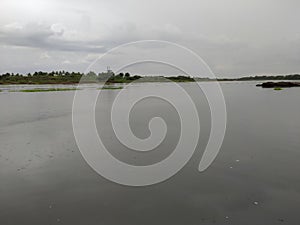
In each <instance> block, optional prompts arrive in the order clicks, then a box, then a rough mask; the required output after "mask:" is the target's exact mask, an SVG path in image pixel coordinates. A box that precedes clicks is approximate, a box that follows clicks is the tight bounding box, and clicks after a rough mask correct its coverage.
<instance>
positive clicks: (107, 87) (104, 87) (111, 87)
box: [99, 85, 123, 90]
mask: <svg viewBox="0 0 300 225" xmlns="http://www.w3.org/2000/svg"><path fill="white" fill-rule="evenodd" d="M119 89H123V87H121V86H106V85H104V86H103V87H101V88H99V90H119Z"/></svg>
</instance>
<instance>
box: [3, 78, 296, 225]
mask: <svg viewBox="0 0 300 225" xmlns="http://www.w3.org/2000/svg"><path fill="white" fill-rule="evenodd" d="M182 85H183V87H184V88H185V89H186V90H187V91H188V92H189V93H190V95H191V96H192V97H193V99H194V101H195V102H196V106H197V109H198V111H199V114H200V123H201V137H200V143H199V146H198V147H197V150H196V152H195V154H194V155H193V158H192V159H191V160H190V162H189V163H188V164H187V165H186V166H185V167H184V169H183V170H181V171H180V172H179V173H178V174H176V175H175V176H174V177H172V178H171V179H169V180H167V181H165V182H163V183H160V184H157V185H153V186H149V187H142V188H132V187H124V186H120V185H118V184H114V183H112V182H109V181H107V180H105V179H104V178H102V177H101V176H99V175H98V174H96V173H95V172H94V171H93V170H92V169H91V168H90V167H89V166H88V165H87V164H86V162H85V161H84V160H83V158H82V156H81V154H80V152H79V150H78V148H77V146H76V143H75V139H74V136H73V131H72V116H71V115H72V100H73V96H74V92H73V91H68V92H43V93H42V92H41V93H18V92H8V90H10V89H11V88H16V87H10V86H5V87H3V86H2V87H1V89H5V91H3V92H1V93H0V103H1V110H0V118H1V119H0V180H1V183H0V221H1V224H10V225H19V224H24V225H27V224H28V225H32V224H59V223H60V224H70V225H71V224H72V225H74V224H76V225H77V224H78V225H79V224H80V225H81V224H82V225H87V224H90V225H93V224H105V225H109V224H112V225H115V224H172V225H175V224H180V225H181V224H237V225H239V224H282V223H283V224H284V223H285V224H295V225H296V224H297V225H298V224H299V221H300V216H299V213H298V209H299V206H300V191H299V190H300V177H299V175H298V171H299V169H300V164H299V158H300V150H299V149H300V148H299V147H300V140H299V134H300V120H299V112H300V104H299V103H300V102H299V101H300V92H299V90H300V89H297V88H292V89H286V90H283V91H279V92H276V91H273V90H270V89H268V90H266V89H261V88H257V87H255V83H252V82H248V83H247V82H245V83H237V82H233V83H223V84H222V89H223V92H224V96H225V99H226V105H227V112H228V123H227V131H226V135H225V139H224V143H223V146H222V148H221V151H220V153H219V155H218V157H217V159H216V160H215V161H214V163H213V164H212V166H211V167H210V168H209V169H208V170H207V171H205V172H204V173H199V172H198V170H197V168H198V164H199V161H200V158H201V155H202V153H203V150H204V147H205V145H206V143H207V139H208V136H209V129H210V113H209V108H208V105H207V102H206V100H205V97H204V96H203V95H201V94H200V95H199V91H196V90H195V88H196V87H195V85H193V84H192V83H185V84H182ZM205 85H210V84H209V83H207V84H205ZM30 87H32V86H30ZM64 87H66V86H64ZM25 88H26V87H25ZM144 88H151V89H155V90H157V92H159V91H160V90H166V89H168V84H167V83H165V84H155V83H153V84H151V83H149V84H136V85H134V86H133V87H129V88H127V89H126V91H128V92H130V94H133V95H135V94H136V95H138V93H139V91H140V90H141V89H144ZM83 89H87V90H84V91H95V90H94V89H95V87H94V86H93V85H87V86H85V87H83ZM169 91H172V89H170V90H169ZM117 93H118V90H106V91H105V92H103V93H102V98H101V101H100V100H99V102H98V104H97V108H96V115H97V117H96V122H97V128H98V131H99V133H100V134H101V135H102V137H103V140H104V143H105V145H106V146H107V147H108V148H109V149H111V153H112V154H113V155H114V156H115V157H117V158H119V159H120V160H123V161H126V162H128V163H131V164H136V165H145V164H149V163H154V162H157V161H160V160H162V159H164V158H165V157H167V156H168V155H169V154H170V153H171V152H172V148H173V147H174V146H175V145H176V141H177V139H178V135H179V130H180V123H179V121H178V115H177V114H176V112H174V109H173V108H172V107H171V106H170V105H168V104H166V103H165V102H163V101H162V100H159V99H149V100H147V101H146V102H144V103H142V102H141V103H140V104H137V105H136V106H135V108H134V109H133V110H132V117H133V118H134V119H133V120H132V123H131V127H132V130H133V132H134V133H135V134H136V135H137V136H138V137H140V138H145V137H147V135H149V133H148V132H149V130H148V129H147V124H148V121H149V119H151V118H152V117H153V116H160V117H162V118H164V119H165V121H166V123H167V124H168V133H167V136H166V139H165V141H164V142H163V144H162V145H161V146H159V148H158V149H156V150H155V151H151V152H149V153H147V154H142V153H138V152H133V151H130V150H129V149H126V148H125V147H124V146H122V144H121V143H119V142H118V140H117V139H116V138H115V136H114V135H113V130H112V128H111V125H110V123H109V122H110V121H109V119H108V118H109V117H108V116H109V108H110V106H111V104H112V102H113V100H114V98H115V97H116V94H117ZM196 93H197V94H196ZM124 104H126V103H124Z"/></svg>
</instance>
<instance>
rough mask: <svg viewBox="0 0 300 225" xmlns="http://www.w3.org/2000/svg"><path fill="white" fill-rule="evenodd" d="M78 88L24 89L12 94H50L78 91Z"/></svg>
mask: <svg viewBox="0 0 300 225" xmlns="http://www.w3.org/2000/svg"><path fill="white" fill-rule="evenodd" d="M76 90H77V88H47V89H46V88H43V89H24V90H13V91H11V92H50V91H76Z"/></svg>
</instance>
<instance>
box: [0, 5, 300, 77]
mask: <svg viewBox="0 0 300 225" xmlns="http://www.w3.org/2000/svg"><path fill="white" fill-rule="evenodd" d="M0 6H1V7H0V61H1V63H0V73H4V72H15V73H16V72H20V73H27V72H33V71H36V70H44V71H51V70H62V69H63V70H69V71H85V70H86V68H87V66H88V65H90V63H91V62H92V61H93V60H94V59H95V58H97V56H99V55H102V54H104V53H105V52H106V51H107V50H109V49H111V48H113V47H116V46H118V45H120V44H123V43H127V42H132V41H138V40H144V39H158V40H166V41H171V42H175V43H178V44H181V45H184V46H186V47H188V48H190V49H192V50H193V51H195V52H196V53H197V54H198V55H200V56H201V57H202V58H203V60H204V61H205V62H206V63H207V64H208V65H209V66H210V67H211V69H212V70H213V72H214V73H215V74H216V75H217V76H219V77H236V76H243V75H257V74H289V73H297V72H300V26H299V21H300V13H299V7H300V2H299V1H297V0H285V1H282V0H245V1H241V0H226V1H225V0H223V1H221V0H184V1H183V0H177V1H173V0H151V1H146V0H91V1H87V0H63V1H62V0H26V1H24V0H1V1H0ZM149 51H150V50H149ZM112 64H113V62H112ZM111 66H112V67H113V65H111Z"/></svg>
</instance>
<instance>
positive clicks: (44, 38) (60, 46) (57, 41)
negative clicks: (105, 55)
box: [0, 23, 106, 53]
mask: <svg viewBox="0 0 300 225" xmlns="http://www.w3.org/2000/svg"><path fill="white" fill-rule="evenodd" d="M63 34H64V30H61V31H59V32H56V31H54V30H53V29H52V28H51V25H44V24H35V23H29V24H26V25H25V26H22V25H18V24H12V25H7V26H5V27H4V28H2V29H1V30H0V43H2V44H3V45H8V46H20V47H30V48H40V49H46V50H51V51H53V50H54V51H55V50H56V51H83V52H96V53H102V52H105V51H106V48H104V47H103V46H100V42H97V41H95V40H93V41H90V40H89V41H79V40H68V39H66V38H65V37H64V36H63Z"/></svg>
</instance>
